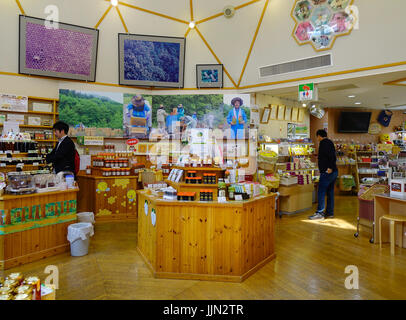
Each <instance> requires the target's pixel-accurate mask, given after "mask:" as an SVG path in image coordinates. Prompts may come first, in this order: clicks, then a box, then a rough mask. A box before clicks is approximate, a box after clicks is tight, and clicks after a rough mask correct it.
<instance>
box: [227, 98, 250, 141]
mask: <svg viewBox="0 0 406 320" xmlns="http://www.w3.org/2000/svg"><path fill="white" fill-rule="evenodd" d="M231 105H232V106H234V108H232V109H231V110H230V112H229V113H228V116H227V123H228V124H229V125H230V126H231V139H243V138H244V125H245V124H246V123H247V115H246V114H245V111H244V110H243V109H242V108H241V106H242V105H243V101H242V99H241V98H238V97H237V98H234V99H233V100H231Z"/></svg>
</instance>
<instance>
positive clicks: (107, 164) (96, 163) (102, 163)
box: [92, 157, 130, 168]
mask: <svg viewBox="0 0 406 320" xmlns="http://www.w3.org/2000/svg"><path fill="white" fill-rule="evenodd" d="M92 166H93V167H99V168H128V167H129V166H130V159H128V158H116V159H114V160H106V159H104V158H103V157H96V158H93V160H92Z"/></svg>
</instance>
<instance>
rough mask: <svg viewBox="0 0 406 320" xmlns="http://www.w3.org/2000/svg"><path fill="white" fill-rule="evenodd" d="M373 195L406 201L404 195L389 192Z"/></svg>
mask: <svg viewBox="0 0 406 320" xmlns="http://www.w3.org/2000/svg"><path fill="white" fill-rule="evenodd" d="M375 197H378V198H385V199H390V200H396V201H403V202H406V196H399V197H395V196H391V195H390V194H389V193H384V194H377V195H375Z"/></svg>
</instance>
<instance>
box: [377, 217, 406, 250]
mask: <svg viewBox="0 0 406 320" xmlns="http://www.w3.org/2000/svg"><path fill="white" fill-rule="evenodd" d="M382 219H385V220H389V223H390V228H389V230H390V253H391V255H392V256H393V255H395V244H396V242H395V224H396V222H401V223H402V232H401V233H400V235H399V244H400V246H401V247H402V244H403V223H404V222H406V216H397V215H389V214H385V215H384V216H382V217H380V218H379V247H380V248H382Z"/></svg>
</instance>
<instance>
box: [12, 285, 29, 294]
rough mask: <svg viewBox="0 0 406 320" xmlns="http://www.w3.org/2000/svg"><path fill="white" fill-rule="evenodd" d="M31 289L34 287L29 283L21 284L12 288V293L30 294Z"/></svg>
mask: <svg viewBox="0 0 406 320" xmlns="http://www.w3.org/2000/svg"><path fill="white" fill-rule="evenodd" d="M33 290H34V288H33V287H32V286H31V285H28V284H24V285H21V286H19V287H17V288H16V289H15V290H14V293H16V294H24V293H25V294H29V295H32V292H33Z"/></svg>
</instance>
